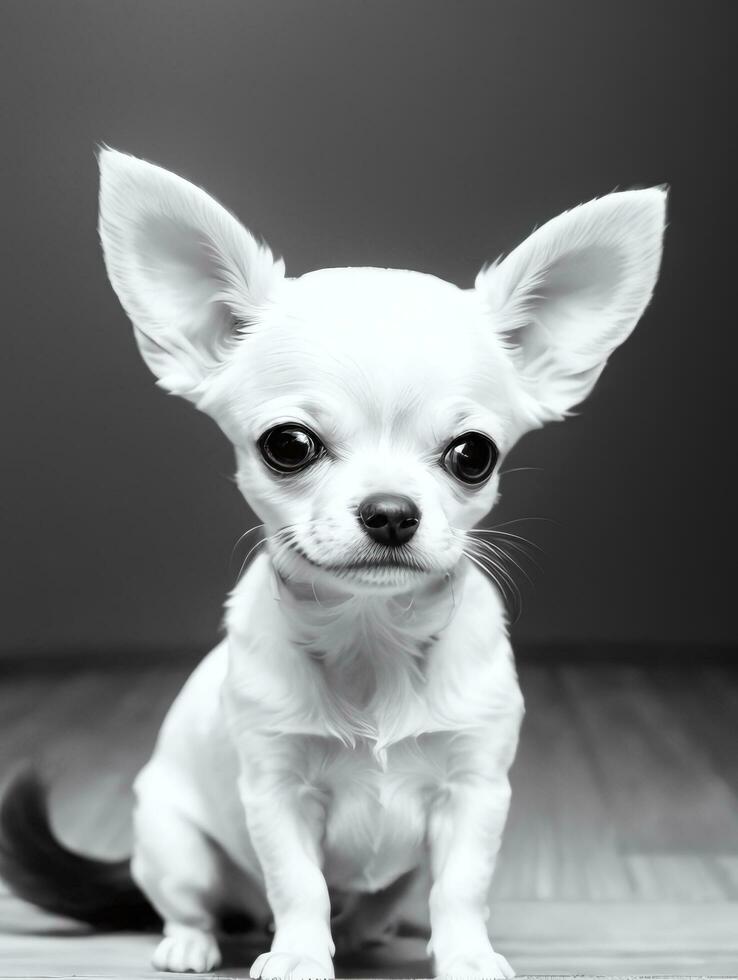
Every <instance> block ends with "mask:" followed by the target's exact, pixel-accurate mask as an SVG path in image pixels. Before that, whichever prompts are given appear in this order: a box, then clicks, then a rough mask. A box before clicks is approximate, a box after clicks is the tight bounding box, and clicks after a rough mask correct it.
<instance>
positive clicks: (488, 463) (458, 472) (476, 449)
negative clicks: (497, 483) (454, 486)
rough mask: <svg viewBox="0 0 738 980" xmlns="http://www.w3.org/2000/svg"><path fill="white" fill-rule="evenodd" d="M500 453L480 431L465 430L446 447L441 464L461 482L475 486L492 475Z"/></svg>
mask: <svg viewBox="0 0 738 980" xmlns="http://www.w3.org/2000/svg"><path fill="white" fill-rule="evenodd" d="M499 455H500V453H499V451H498V449H497V446H495V444H494V443H493V442H492V440H491V439H488V438H487V436H483V435H482V434H481V432H465V433H464V435H463V436H457V438H456V439H454V440H453V442H452V443H450V444H449V446H448V447H447V448H446V450H445V452H444V454H443V456H442V457H441V464H442V465H443V467H444V468H445V469H446V470H448V472H449V473H450V474H451V475H452V476H455V477H456V479H457V480H460V481H461V483H467V484H469V485H471V486H475V485H477V484H480V483H484V482H485V480H488V479H489V478H490V476H491V475H492V470H493V469H494V468H495V463H496V462H497V459H498V457H499Z"/></svg>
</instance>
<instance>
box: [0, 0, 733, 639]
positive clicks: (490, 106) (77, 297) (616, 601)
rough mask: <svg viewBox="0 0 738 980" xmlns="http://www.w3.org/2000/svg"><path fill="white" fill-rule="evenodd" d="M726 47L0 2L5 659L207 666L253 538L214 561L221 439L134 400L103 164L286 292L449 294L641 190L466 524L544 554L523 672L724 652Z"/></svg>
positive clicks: (712, 19)
mask: <svg viewBox="0 0 738 980" xmlns="http://www.w3.org/2000/svg"><path fill="white" fill-rule="evenodd" d="M677 14H678V16H677ZM730 17H731V14H730V5H729V4H725V3H724V2H706V0H686V2H681V3H680V4H673V3H669V2H666V0H651V2H649V3H642V2H640V0H618V2H601V3H591V2H585V0H557V2H555V3H551V2H548V0H462V2H453V3H452V2H433V0H403V2H401V3H398V2H394V0H373V2H362V0H313V2H310V3H304V2H302V0H246V2H244V0H231V2H228V0H220V2H219V3H218V4H216V5H209V4H205V3H203V2H202V0H157V2H156V3H143V2H141V0H117V2H116V3H100V2H99V0H72V2H67V3H63V4H61V3H55V2H52V0H5V2H4V3H3V21H4V25H5V26H4V32H3V38H2V41H0V45H1V46H2V57H0V74H1V78H0V84H1V87H2V92H3V99H2V107H0V118H1V122H0V133H2V141H3V152H2V159H3V167H2V170H3V173H2V184H1V185H0V186H1V187H2V195H3V206H2V236H1V241H2V252H3V258H2V265H1V266H0V269H1V270H2V314H3V344H4V353H3V356H2V358H0V371H2V393H3V405H4V408H3V411H2V414H1V415H0V420H1V424H2V473H3V481H2V495H1V498H0V499H1V501H2V562H1V564H0V567H1V571H2V577H3V581H2V588H1V591H0V594H1V595H2V600H3V601H2V605H3V613H2V623H3V628H2V631H1V632H0V652H2V653H5V654H26V653H29V654H30V653H33V652H47V653H51V654H54V653H61V652H68V651H70V650H84V651H95V652H97V653H99V655H100V656H105V655H106V653H108V652H114V651H129V650H130V651H142V652H143V651H147V650H152V651H176V650H178V649H186V650H194V649H202V650H203V651H204V650H205V649H206V648H207V647H208V645H209V644H212V643H213V642H214V640H215V637H216V634H217V631H218V628H219V622H220V618H221V608H222V600H223V596H224V594H225V592H226V590H227V589H228V587H229V586H230V585H232V584H233V582H234V580H235V577H236V575H237V573H238V569H239V565H240V562H241V561H242V560H243V558H244V557H245V554H246V553H247V551H248V547H247V545H248V544H249V543H250V541H251V540H253V539H247V541H246V542H245V543H242V544H241V545H240V546H239V547H238V548H237V549H236V551H235V553H233V548H234V544H235V543H236V541H237V539H238V538H239V536H240V535H241V534H242V533H243V532H244V531H246V530H247V529H249V528H250V527H251V526H252V525H253V524H255V523H256V519H255V518H254V516H253V515H252V514H250V513H249V512H248V511H247V509H246V507H245V505H244V503H243V501H242V499H241V497H240V496H239V494H238V492H237V490H236V487H235V485H234V484H233V482H232V472H233V461H232V459H231V456H230V451H229V448H228V445H227V443H226V441H225V439H224V438H223V437H222V436H221V435H220V433H219V432H218V431H217V429H216V428H215V426H214V425H213V424H212V422H210V421H209V420H208V419H207V418H206V417H204V416H201V415H198V414H197V413H196V411H195V410H193V409H192V408H191V407H190V406H188V405H187V404H185V403H184V402H181V401H179V400H176V399H174V398H171V397H167V396H165V395H164V394H162V393H161V392H160V391H158V390H157V389H156V388H155V386H154V381H153V378H152V377H151V376H150V374H149V373H148V371H147V369H146V368H145V366H144V365H143V363H142V362H141V360H140V358H139V355H138V352H137V350H136V347H135V344H134V341H133V337H132V333H131V327H130V324H129V323H128V321H127V320H126V317H125V315H124V313H123V311H122V310H121V308H120V305H119V303H118V301H117V299H116V298H115V296H114V294H113V292H112V290H111V289H110V286H109V285H108V281H107V277H106V275H105V270H104V267H103V262H102V257H101V254H100V249H99V243H98V239H97V232H96V227H95V225H96V209H97V200H96V197H97V168H96V160H95V150H96V146H98V145H99V144H101V143H105V144H109V145H111V146H113V147H115V148H117V149H121V150H125V151H128V152H131V153H134V154H136V155H138V156H141V157H144V158H146V159H149V160H152V161H154V162H156V163H159V164H161V165H162V166H164V167H167V168H168V169H171V170H174V171H176V172H178V173H181V174H182V175H183V176H185V177H186V178H188V179H190V180H192V181H194V182H195V183H198V184H201V185H203V186H205V187H206V188H207V190H208V191H209V192H210V193H212V194H213V195H214V196H216V197H217V198H219V199H220V200H221V201H222V202H223V203H224V204H225V205H226V206H228V207H229V208H230V209H231V210H232V211H234V212H235V213H236V214H238V216H239V217H240V218H241V219H242V221H243V222H244V223H245V224H246V225H247V227H249V228H250V229H252V230H253V231H254V232H256V233H258V234H259V235H261V236H263V237H264V238H265V239H266V240H267V241H268V242H269V243H270V245H271V246H272V248H273V249H274V250H275V251H276V252H277V253H278V254H282V255H283V256H284V258H285V261H286V263H287V271H288V274H291V275H299V274H301V273H303V272H306V271H308V270H310V269H313V268H319V267H323V266H361V265H372V266H396V267H399V268H409V269H419V270H421V271H424V272H430V273H434V274H436V275H438V276H441V277H443V278H445V279H448V280H451V281H453V282H455V283H458V284H459V285H461V286H471V284H472V283H473V280H474V276H475V275H476V273H477V271H478V270H479V268H480V267H481V266H482V264H483V263H485V262H487V261H489V260H491V259H494V258H495V257H496V256H498V255H499V254H500V253H502V252H505V251H507V250H509V249H511V248H513V247H514V246H515V245H516V244H517V243H518V242H519V241H520V240H522V239H523V238H524V237H525V236H526V235H527V234H528V233H529V232H530V231H531V230H532V229H533V227H534V225H535V223H536V222H540V221H542V220H543V219H545V218H547V217H552V216H554V215H556V214H558V213H559V212H560V211H562V210H564V209H566V208H568V207H571V206H573V205H575V204H577V203H580V202H582V201H585V200H588V199H590V198H592V197H595V196H598V195H602V194H606V193H608V192H609V191H611V190H613V189H616V188H628V187H639V186H645V185H653V184H662V183H665V182H668V183H669V184H670V185H671V197H670V213H669V228H668V230H667V234H666V246H665V257H664V264H663V272H662V276H661V279H660V282H659V284H658V287H657V290H656V294H655V296H654V299H653V302H652V304H651V306H650V307H649V309H648V311H647V312H646V314H645V316H644V317H643V319H642V321H641V323H640V324H639V326H638V327H637V329H636V331H635V333H634V335H633V336H632V337H631V339H630V340H629V341H628V342H627V343H626V344H625V346H624V347H623V348H622V350H620V351H618V352H617V353H616V354H615V355H614V356H613V358H612V363H611V365H610V366H609V368H608V369H607V371H606V372H605V373H604V375H603V377H602V380H601V382H600V384H599V386H598V388H597V389H596V392H595V394H594V396H593V397H592V399H591V400H590V402H589V403H588V405H587V408H586V411H585V412H583V413H582V414H581V415H580V416H579V417H577V418H576V419H575V420H573V421H570V422H568V423H567V424H566V425H564V426H557V425H552V426H549V427H548V428H546V429H544V430H542V431H540V432H536V433H533V434H531V435H529V436H528V437H526V438H525V439H524V440H523V441H522V442H521V443H520V445H519V446H518V447H517V449H516V450H515V452H514V453H513V455H512V456H511V458H510V459H509V460H508V461H507V463H506V469H507V470H508V471H509V472H508V475H507V476H506V477H505V478H504V479H503V481H502V495H503V496H502V501H501V504H500V506H499V507H498V508H497V510H496V511H494V512H493V515H492V517H491V519H490V520H491V521H492V522H503V521H504V522H507V521H515V522H516V523H515V524H514V525H510V528H511V530H515V531H516V532H517V533H520V534H521V535H524V536H525V537H527V538H529V539H531V540H532V541H534V542H535V543H536V544H538V545H540V546H541V547H542V549H543V554H542V556H540V557H539V562H540V564H541V566H542V571H541V570H539V569H537V568H536V567H535V565H533V564H532V563H530V562H527V564H526V565H525V567H526V570H527V571H528V572H529V574H530V575H531V578H532V579H533V580H534V583H535V584H534V585H531V584H530V583H528V582H527V580H526V579H525V577H524V576H523V574H522V572H518V573H517V574H518V578H519V583H520V587H521V590H522V594H523V610H522V616H521V618H520V619H519V621H518V622H517V623H516V624H515V626H514V631H515V633H516V634H517V638H518V640H519V641H523V642H525V641H529V642H538V641H543V642H556V643H568V642H572V643H583V642H588V643H589V642H590V641H595V643H594V646H593V647H592V649H593V651H594V650H596V648H597V646H598V645H602V644H604V643H608V642H626V643H640V642H657V643H664V644H678V643H687V642H689V643H695V642H700V643H705V644H716V643H719V644H730V643H734V642H735V640H736V630H737V629H738V627H737V626H736V617H735V615H734V608H733V607H734V602H733V597H732V582H731V578H732V575H731V569H732V564H733V558H732V554H731V543H732V541H733V540H735V535H734V531H735V524H736V516H735V515H736V509H735V506H734V498H735V484H734V481H733V471H734V465H733V456H734V453H735V448H734V447H735V421H734V420H735V412H734V397H735V396H734V388H735V384H734V373H735V365H736V353H737V350H736V333H737V331H736V328H735V323H734V322H733V321H734V319H735V316H734V313H733V309H734V306H735V302H734V296H733V292H734V279H735V268H736V249H735V238H736V235H735V209H734V192H733V186H734V183H735V163H736V160H735V157H734V156H733V155H732V154H731V152H730V149H729V140H728V139H727V138H726V130H728V129H730V128H732V127H733V125H734V115H735V108H734V96H733V93H734V91H735V81H736V80H735V69H734V67H732V66H733V64H734V31H732V30H730V24H729V23H728V21H729V19H730ZM453 328H454V325H453V324H451V323H450V324H449V330H453ZM367 342H368V343H370V342H371V338H367ZM541 518H543V520H541ZM245 545H246V546H245ZM593 655H594V654H593Z"/></svg>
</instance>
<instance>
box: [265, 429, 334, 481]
mask: <svg viewBox="0 0 738 980" xmlns="http://www.w3.org/2000/svg"><path fill="white" fill-rule="evenodd" d="M258 445H259V450H260V451H261V455H262V456H263V457H264V461H265V462H266V464H267V466H271V468H272V469H273V470H277V472H279V473H297V472H298V470H302V469H304V468H305V467H306V466H309V465H310V463H312V462H313V460H315V459H317V458H318V456H320V454H321V453H322V452H323V443H322V442H321V441H320V439H318V437H317V436H316V435H315V434H314V433H312V432H311V431H310V430H309V429H305V428H303V426H301V425H296V424H295V423H290V422H288V423H286V424H285V425H275V426H274V428H272V429H267V431H266V432H265V433H264V435H263V436H262V437H261V439H259V443H258Z"/></svg>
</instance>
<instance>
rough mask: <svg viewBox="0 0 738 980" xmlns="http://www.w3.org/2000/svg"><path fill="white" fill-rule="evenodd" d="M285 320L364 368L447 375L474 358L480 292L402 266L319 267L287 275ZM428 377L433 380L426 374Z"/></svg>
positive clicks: (306, 338) (310, 339) (315, 343)
mask: <svg viewBox="0 0 738 980" xmlns="http://www.w3.org/2000/svg"><path fill="white" fill-rule="evenodd" d="M279 308H280V314H281V316H282V317H283V318H284V319H283V322H284V323H285V324H289V325H290V326H289V329H291V330H292V331H294V334H295V336H296V338H297V335H298V334H299V336H300V338H301V339H302V340H303V341H304V342H306V343H308V344H310V345H312V346H313V347H314V348H315V349H316V351H317V350H319V351H321V352H322V354H323V355H324V356H326V357H328V356H330V355H331V354H333V355H335V356H339V357H341V356H342V357H344V358H347V359H350V358H353V359H354V360H356V361H357V362H358V363H360V364H361V365H363V367H364V368H365V369H366V370H371V371H374V372H375V373H376V374H380V373H398V372H399V373H400V374H404V382H405V383H407V382H408V381H409V380H410V378H411V376H412V375H413V374H416V373H422V372H426V373H427V372H430V373H431V375H434V374H435V373H436V368H440V369H441V370H440V372H439V373H440V374H441V375H443V374H445V373H448V371H449V369H450V368H452V367H453V368H455V369H456V370H457V371H458V370H463V368H464V365H465V364H467V363H471V361H472V360H473V357H474V349H475V348H476V347H477V341H478V339H479V333H480V322H479V321H480V309H479V303H478V299H477V297H476V296H475V294H474V293H473V292H471V291H468V290H462V289H459V288H458V287H457V286H455V285H453V284H451V283H449V282H445V281H444V280H442V279H438V278H437V277H435V276H431V275H425V274H423V273H419V272H409V271H404V270H399V269H374V268H361V269H352V268H349V269H322V270H320V271H318V272H311V273H308V274H307V275H304V276H302V277H300V278H299V279H293V280H288V281H287V282H286V283H285V288H284V291H283V294H282V296H281V297H280V302H279ZM429 380H430V379H429Z"/></svg>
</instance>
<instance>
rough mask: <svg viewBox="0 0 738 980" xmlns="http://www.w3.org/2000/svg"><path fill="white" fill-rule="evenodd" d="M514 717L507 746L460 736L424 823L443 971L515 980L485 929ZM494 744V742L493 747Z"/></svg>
mask: <svg viewBox="0 0 738 980" xmlns="http://www.w3.org/2000/svg"><path fill="white" fill-rule="evenodd" d="M518 725H519V719H515V720H514V721H513V720H510V722H509V726H508V725H507V724H506V727H509V736H508V738H509V742H510V745H509V748H508V747H506V746H504V745H503V746H501V748H502V751H501V752H500V751H496V749H497V747H498V746H500V739H499V734H500V733H499V732H494V734H493V735H492V736H491V737H490V738H489V739H485V738H484V736H478V735H474V736H470V735H464V736H462V741H461V743H460V744H459V745H457V746H456V749H457V751H458V750H461V751H459V752H458V755H457V754H456V752H455V753H454V754H455V759H454V762H453V764H452V766H451V767H450V771H449V775H448V779H447V781H446V784H445V785H444V786H443V787H442V788H441V789H440V791H439V794H438V797H437V799H436V801H435V804H434V806H433V809H432V810H431V813H430V819H429V824H428V833H429V844H430V854H431V875H432V881H433V884H432V887H431V893H430V922H431V939H430V943H429V944H428V949H429V952H432V954H433V959H434V963H435V968H436V973H437V974H440V975H442V976H466V977H485V978H489V977H513V976H514V975H515V974H514V972H513V970H512V968H511V967H510V964H509V963H508V962H507V960H506V959H505V957H504V956H501V955H500V954H499V953H497V952H495V950H494V949H493V947H492V944H491V942H490V940H489V936H488V934H487V918H488V915H489V908H488V905H487V902H488V895H489V888H490V884H491V881H492V873H493V871H494V867H495V863H496V860H497V853H498V851H499V848H500V842H501V839H502V831H503V829H504V826H505V821H506V819H507V811H508V808H509V805H510V783H509V781H508V778H507V770H508V768H509V765H510V763H511V762H512V758H513V755H514V751H515V745H516V744H517V729H518ZM495 743H497V745H495Z"/></svg>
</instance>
